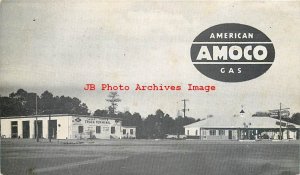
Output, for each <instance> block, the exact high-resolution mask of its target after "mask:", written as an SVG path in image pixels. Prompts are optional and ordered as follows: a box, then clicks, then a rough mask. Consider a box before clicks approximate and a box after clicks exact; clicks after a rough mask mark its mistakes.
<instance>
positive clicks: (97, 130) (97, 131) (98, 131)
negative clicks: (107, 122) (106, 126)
mask: <svg viewBox="0 0 300 175" xmlns="http://www.w3.org/2000/svg"><path fill="white" fill-rule="evenodd" d="M96 133H98V134H99V133H101V126H96Z"/></svg>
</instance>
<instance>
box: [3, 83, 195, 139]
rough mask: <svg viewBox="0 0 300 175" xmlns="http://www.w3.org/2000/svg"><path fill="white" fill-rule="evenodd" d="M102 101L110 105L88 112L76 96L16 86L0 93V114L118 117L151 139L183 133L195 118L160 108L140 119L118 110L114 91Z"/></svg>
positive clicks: (86, 107) (138, 132) (117, 98)
mask: <svg viewBox="0 0 300 175" xmlns="http://www.w3.org/2000/svg"><path fill="white" fill-rule="evenodd" d="M36 101H37V103H36ZM106 101H107V102H108V103H109V104H110V105H109V106H108V108H107V110H106V109H102V110H101V109H97V110H95V111H94V113H93V114H91V112H89V109H88V106H87V105H86V104H85V103H83V102H81V101H80V100H79V99H78V98H76V97H73V98H72V97H68V96H67V97H66V96H54V95H53V94H52V93H51V92H49V91H44V92H43V93H42V94H41V95H40V96H39V95H37V94H36V93H32V92H27V91H25V90H23V89H19V90H17V92H13V93H11V94H9V96H8V97H2V96H0V116H1V117H7V116H24V115H25V116H26V115H34V114H36V112H37V114H39V115H47V114H78V115H93V116H95V117H112V118H120V119H121V120H122V125H123V126H136V128H137V132H136V134H137V135H136V136H137V138H151V139H154V138H165V136H166V134H174V135H181V134H184V128H183V126H184V125H188V124H190V123H193V122H195V121H196V120H195V119H194V118H191V117H182V116H178V117H177V118H175V119H173V118H172V117H170V115H169V114H166V113H164V112H163V111H162V110H161V109H157V110H156V111H155V113H154V114H149V115H148V116H147V117H146V118H142V116H141V115H140V114H139V113H137V112H134V113H133V114H131V113H130V112H129V111H125V112H119V111H117V107H118V103H119V102H121V99H120V98H119V95H118V94H117V93H116V92H111V93H109V94H108V96H107V99H106ZM36 104H37V108H36ZM36 109H37V111H36Z"/></svg>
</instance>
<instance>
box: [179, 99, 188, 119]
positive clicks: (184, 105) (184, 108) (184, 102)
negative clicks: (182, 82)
mask: <svg viewBox="0 0 300 175" xmlns="http://www.w3.org/2000/svg"><path fill="white" fill-rule="evenodd" d="M181 101H183V109H182V111H183V117H184V118H185V117H186V116H185V111H189V109H186V102H187V101H189V100H188V99H183V100H181Z"/></svg>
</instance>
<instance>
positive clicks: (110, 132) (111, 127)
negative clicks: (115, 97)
mask: <svg viewBox="0 0 300 175" xmlns="http://www.w3.org/2000/svg"><path fill="white" fill-rule="evenodd" d="M36 123H37V124H36ZM124 130H126V132H124ZM36 135H38V137H39V138H53V139H86V138H93V139H112V138H115V139H120V138H135V137H136V128H135V127H128V126H124V127H123V126H122V121H121V120H120V119H117V118H109V117H93V116H81V115H60V114H53V115H38V116H13V117H5V118H1V137H2V138H36Z"/></svg>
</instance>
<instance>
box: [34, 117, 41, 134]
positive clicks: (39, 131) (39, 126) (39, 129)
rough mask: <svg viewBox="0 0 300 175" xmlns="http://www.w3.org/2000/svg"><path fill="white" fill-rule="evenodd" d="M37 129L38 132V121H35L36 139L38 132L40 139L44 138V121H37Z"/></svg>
mask: <svg viewBox="0 0 300 175" xmlns="http://www.w3.org/2000/svg"><path fill="white" fill-rule="evenodd" d="M37 128H38V131H37V130H36V120H35V121H34V137H35V138H36V132H37V133H38V138H42V137H43V121H42V120H38V121H37Z"/></svg>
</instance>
